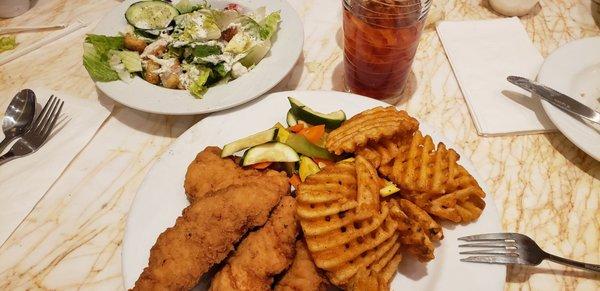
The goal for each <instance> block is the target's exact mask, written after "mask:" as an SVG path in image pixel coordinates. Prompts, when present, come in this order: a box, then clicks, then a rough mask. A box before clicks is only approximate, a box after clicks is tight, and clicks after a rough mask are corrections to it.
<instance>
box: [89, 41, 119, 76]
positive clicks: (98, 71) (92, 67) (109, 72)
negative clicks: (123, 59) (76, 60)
mask: <svg viewBox="0 0 600 291" xmlns="http://www.w3.org/2000/svg"><path fill="white" fill-rule="evenodd" d="M104 57H105V58H106V59H103V55H101V54H100V53H99V52H98V50H97V49H96V47H95V46H94V45H93V44H91V43H84V44H83V66H84V67H85V69H86V70H87V71H88V73H89V74H90V77H92V79H93V80H95V81H100V82H110V81H116V80H119V75H118V74H117V72H115V71H114V70H113V69H112V68H111V67H110V65H109V64H108V55H107V54H105V55H104Z"/></svg>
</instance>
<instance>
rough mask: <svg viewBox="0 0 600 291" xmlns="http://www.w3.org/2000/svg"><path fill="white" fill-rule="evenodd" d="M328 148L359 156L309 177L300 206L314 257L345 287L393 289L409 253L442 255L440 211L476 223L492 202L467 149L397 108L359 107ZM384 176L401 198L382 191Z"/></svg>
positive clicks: (446, 216)
mask: <svg viewBox="0 0 600 291" xmlns="http://www.w3.org/2000/svg"><path fill="white" fill-rule="evenodd" d="M326 147H327V149H328V150H329V151H331V152H333V153H335V154H338V155H339V154H342V153H352V154H354V157H352V158H349V159H346V160H344V161H342V162H338V163H337V164H335V165H333V166H328V167H326V168H325V169H324V170H322V171H321V172H319V173H317V174H314V175H312V176H310V177H309V178H307V180H306V181H305V182H304V183H302V184H301V185H300V186H299V187H298V192H297V195H298V196H297V200H298V208H297V209H298V216H299V219H300V225H301V226H302V229H303V231H304V236H305V239H306V242H307V246H308V249H309V252H310V253H311V257H312V258H313V260H314V262H315V264H316V265H317V266H318V267H319V268H321V269H323V270H324V271H325V274H326V275H327V277H328V279H329V281H330V282H331V283H333V284H335V285H337V286H338V287H342V288H345V289H346V290H389V284H390V282H391V280H392V279H393V277H394V274H395V273H396V270H397V269H398V266H399V264H400V262H401V260H402V253H403V252H407V253H410V254H412V255H414V256H416V257H417V259H418V260H420V261H422V262H427V261H430V260H432V259H434V243H435V242H437V241H440V240H442V239H443V237H444V236H443V231H442V228H441V226H440V224H439V223H438V222H437V221H436V220H434V218H432V217H439V218H443V219H447V220H450V221H454V222H469V221H472V220H475V219H477V218H478V217H479V216H480V215H481V212H482V210H483V208H484V207H485V202H484V201H483V198H484V197H485V193H484V192H483V191H482V190H481V188H480V187H479V185H478V184H477V182H476V180H475V179H474V178H473V177H472V176H471V175H470V174H469V173H468V172H467V171H466V170H465V169H464V168H463V167H462V166H460V165H459V164H458V163H457V161H458V160H459V158H460V157H459V155H458V154H457V153H456V152H455V151H454V150H452V149H448V148H446V145H444V144H443V143H438V144H437V145H436V144H434V141H433V140H432V138H431V137H430V136H428V135H425V136H424V135H423V134H422V133H421V132H420V131H418V122H417V121H416V120H414V119H413V118H412V117H410V116H408V115H407V114H406V112H404V111H398V110H396V109H395V108H394V107H387V108H383V107H378V108H374V109H371V110H367V111H364V112H362V113H359V114H358V115H356V116H355V117H353V118H351V119H349V120H348V121H346V122H345V123H344V124H343V125H342V126H340V127H339V128H338V129H336V130H334V131H332V132H331V133H330V134H329V136H328V138H327V140H326ZM380 175H381V176H383V177H385V178H387V179H389V180H391V181H393V182H394V183H395V184H396V185H397V186H398V187H399V188H400V189H401V190H402V191H400V194H399V195H398V194H395V195H396V196H397V197H394V196H391V195H390V196H387V197H383V198H382V197H381V195H380V193H379V191H380V190H381V188H382V187H384V184H385V183H384V179H382V178H381V177H380Z"/></svg>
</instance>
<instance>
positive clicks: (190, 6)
mask: <svg viewBox="0 0 600 291" xmlns="http://www.w3.org/2000/svg"><path fill="white" fill-rule="evenodd" d="M194 2H195V3H194ZM205 7H208V3H207V2H206V1H203V2H202V3H198V2H196V1H191V0H181V1H179V2H177V4H175V8H176V9H177V10H179V13H181V14H184V13H190V12H194V11H196V10H198V9H201V8H205Z"/></svg>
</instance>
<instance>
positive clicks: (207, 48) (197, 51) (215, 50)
mask: <svg viewBox="0 0 600 291" xmlns="http://www.w3.org/2000/svg"><path fill="white" fill-rule="evenodd" d="M221 53H222V51H221V48H220V47H219V46H217V45H205V44H201V45H196V46H195V47H194V50H193V51H192V54H193V55H194V56H195V57H198V58H203V57H207V56H211V55H220V54H221Z"/></svg>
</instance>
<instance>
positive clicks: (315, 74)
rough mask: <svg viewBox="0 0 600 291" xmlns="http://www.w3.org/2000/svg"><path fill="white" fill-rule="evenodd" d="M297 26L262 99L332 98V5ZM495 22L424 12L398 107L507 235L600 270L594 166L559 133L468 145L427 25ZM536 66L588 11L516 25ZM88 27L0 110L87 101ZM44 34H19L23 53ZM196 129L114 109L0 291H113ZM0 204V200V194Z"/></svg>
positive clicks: (27, 229)
mask: <svg viewBox="0 0 600 291" xmlns="http://www.w3.org/2000/svg"><path fill="white" fill-rule="evenodd" d="M118 3H119V2H117V1H108V0H106V1H90V0H45V1H37V3H36V5H35V6H34V8H33V9H32V10H30V11H29V12H27V13H26V14H24V15H22V16H19V17H17V18H15V19H10V20H0V26H4V25H9V24H10V25H13V24H14V25H18V24H25V23H27V24H42V23H49V22H64V21H67V22H68V21H73V20H74V19H75V18H77V17H79V18H83V19H84V20H86V21H90V22H91V23H92V26H93V24H94V22H96V21H97V20H98V19H99V18H100V17H101V16H102V15H103V14H104V13H105V12H106V11H108V10H109V9H110V8H111V7H114V6H116V5H118ZM291 3H292V5H293V6H294V7H295V8H296V9H297V11H298V12H299V14H300V15H301V17H302V18H303V20H304V23H305V47H304V53H303V56H302V58H301V59H300V60H299V62H298V63H297V65H296V67H295V68H294V70H293V71H292V72H291V73H290V74H289V75H288V76H287V77H286V78H285V79H284V81H282V82H281V83H280V84H279V85H278V86H277V87H276V88H275V89H274V90H288V89H289V90H293V89H333V90H342V89H343V70H342V65H341V63H342V59H343V54H342V50H341V48H340V40H341V31H340V26H341V9H340V7H341V1H338V0H327V1H319V0H306V1H303V0H291ZM495 17H500V16H499V15H497V14H495V13H494V12H491V11H490V10H489V9H488V8H487V4H486V1H485V0H483V1H482V0H460V1H459V0H448V1H434V6H433V8H432V11H431V13H430V16H429V24H428V25H427V27H426V30H425V32H424V34H423V38H422V40H421V45H420V48H419V51H418V53H417V56H416V61H415V64H414V69H413V71H414V78H412V82H411V89H412V90H410V91H411V92H412V95H411V96H409V97H407V98H404V99H402V100H400V101H399V102H398V105H399V106H401V107H403V108H406V109H407V110H408V111H409V112H410V113H411V114H413V115H415V116H417V117H419V118H420V119H422V120H424V121H426V122H428V123H429V124H431V125H433V126H437V127H438V128H439V129H440V130H441V132H442V133H444V134H445V135H447V136H448V137H450V138H452V139H455V140H456V144H458V145H460V146H461V147H462V149H463V156H465V157H467V158H471V159H472V161H473V163H474V165H475V166H476V168H477V169H478V171H479V173H480V175H481V176H483V177H486V182H487V183H488V185H489V188H490V190H491V193H490V195H492V196H493V197H494V200H495V202H496V204H497V206H498V208H499V210H500V213H501V216H502V217H501V219H502V223H503V227H504V229H505V230H506V231H517V232H522V233H526V234H529V235H530V236H532V237H533V238H534V239H535V240H537V241H538V242H539V243H540V245H541V246H542V247H543V248H544V249H546V250H547V251H549V252H552V253H555V254H557V255H562V256H566V257H570V258H572V259H576V260H582V261H587V262H591V263H596V264H598V263H600V244H599V243H600V214H598V213H600V212H599V211H600V209H599V208H600V202H599V201H600V200H599V196H600V180H599V178H600V162H597V161H594V160H593V159H592V158H590V157H588V156H587V155H586V154H585V153H583V152H582V151H580V150H578V149H577V148H576V147H575V146H574V145H573V144H571V143H570V142H569V141H568V140H567V139H566V138H565V137H564V136H562V135H561V134H559V133H554V134H544V135H530V136H518V137H495V138H482V137H479V136H477V134H476V132H475V128H474V126H473V124H472V122H471V119H470V116H469V113H468V110H467V107H466V105H465V102H464V99H463V96H462V94H461V92H460V90H459V88H458V85H457V82H456V79H455V78H454V75H453V74H452V70H451V68H450V65H449V63H448V60H447V59H446V56H445V55H444V52H443V50H442V47H441V44H440V42H439V39H438V37H437V35H436V33H435V29H434V24H435V22H436V21H440V20H443V19H452V20H460V19H485V18H495ZM522 21H523V23H524V24H525V25H526V28H527V31H528V32H529V34H530V36H531V37H532V39H533V41H534V43H535V45H536V46H537V48H538V49H539V50H540V51H541V53H542V54H543V55H544V56H547V55H548V54H549V53H551V52H552V51H553V50H555V49H556V48H557V47H559V46H560V45H562V44H564V43H566V42H568V41H571V40H574V39H578V38H583V37H587V36H596V35H600V30H599V29H598V27H596V26H595V25H594V22H593V20H592V17H591V15H590V1H589V0H552V1H550V0H541V1H540V6H538V7H537V8H536V10H535V11H534V12H533V13H532V14H531V15H528V16H525V17H523V18H522ZM89 29H90V28H87V29H84V30H80V31H78V32H75V33H73V34H72V35H69V36H67V37H65V38H63V39H61V40H59V41H57V42H55V43H53V44H51V45H48V46H45V47H43V48H41V49H40V50H38V51H36V52H34V53H31V54H29V55H26V56H24V57H21V58H19V59H17V60H15V61H13V62H10V63H8V64H6V65H3V66H1V67H0V105H2V107H1V108H5V107H6V105H7V103H8V101H9V97H10V96H9V94H8V92H14V91H15V90H17V89H18V88H23V87H28V86H32V85H45V86H47V87H49V88H51V89H57V90H63V91H65V92H67V93H69V94H72V95H79V96H81V97H83V98H98V97H97V93H96V90H95V89H94V85H93V83H92V81H91V80H90V79H89V77H88V76H87V73H86V72H85V70H84V68H83V67H82V66H81V53H82V47H81V42H82V39H83V35H84V33H85V32H86V31H89ZM44 34H46V33H31V34H23V35H19V38H18V41H19V42H21V43H23V44H26V43H28V42H32V41H34V40H35V39H38V38H40V37H42V36H43V35H44ZM200 119H201V117H171V116H158V115H153V114H147V113H142V112H138V111H135V110H132V109H129V108H125V107H122V106H119V105H116V106H115V109H114V110H113V113H112V115H111V117H110V118H109V119H108V120H107V121H106V122H105V124H104V125H103V126H102V128H101V129H100V130H99V132H98V133H97V134H96V136H95V137H94V139H93V140H92V142H91V143H90V144H89V145H88V146H87V147H86V148H85V149H84V150H83V151H82V152H81V153H80V154H79V155H78V156H77V157H76V159H75V160H73V162H72V163H71V164H70V165H69V167H68V168H67V169H66V171H65V172H64V173H63V174H62V175H61V177H60V178H59V179H58V180H57V181H56V183H55V184H54V185H53V187H52V188H51V189H50V190H49V191H48V193H46V195H45V197H44V198H43V199H42V200H41V201H40V202H39V203H38V204H37V206H36V207H35V208H34V210H33V211H32V212H31V213H30V214H29V216H28V217H27V218H26V219H25V221H23V222H22V224H21V225H20V226H19V228H17V229H16V230H15V232H14V233H13V234H12V236H11V237H10V238H9V240H8V241H7V242H6V243H5V244H4V245H2V246H1V247H0V289H1V290H23V289H80V288H81V289H101V290H113V289H122V278H121V255H120V252H121V242H122V238H123V232H124V227H125V221H126V219H127V211H128V209H129V207H130V204H131V202H132V199H133V197H134V195H135V193H136V190H137V188H138V186H139V184H140V183H141V181H142V179H143V178H144V176H145V174H146V172H147V171H148V170H149V169H150V167H151V165H152V162H153V161H154V160H155V159H156V158H157V157H158V156H160V154H161V153H163V152H164V151H165V150H166V149H167V148H168V146H169V145H170V144H171V142H172V141H173V140H174V139H175V138H176V137H177V136H179V135H180V134H181V133H182V132H183V131H185V130H186V129H187V128H189V127H190V126H191V125H192V124H194V123H195V122H196V121H198V120H200ZM0 191H2V190H1V188H0ZM506 281H507V284H506V289H508V290H599V289H600V276H599V275H593V274H590V273H585V272H581V271H578V270H574V269H569V268H564V267H562V266H558V265H555V264H551V263H543V264H541V265H540V266H538V267H535V268H531V267H526V268H525V267H523V268H510V269H509V272H508V276H507V278H506Z"/></svg>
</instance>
